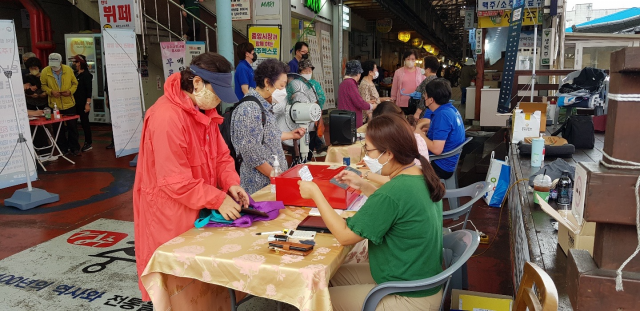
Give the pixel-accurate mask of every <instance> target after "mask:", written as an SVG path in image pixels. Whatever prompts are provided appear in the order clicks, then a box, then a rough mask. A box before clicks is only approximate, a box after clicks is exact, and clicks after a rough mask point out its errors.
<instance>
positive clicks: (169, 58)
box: [160, 41, 187, 80]
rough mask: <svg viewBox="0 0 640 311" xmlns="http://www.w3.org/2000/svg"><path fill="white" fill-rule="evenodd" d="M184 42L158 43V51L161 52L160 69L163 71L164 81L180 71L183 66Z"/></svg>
mask: <svg viewBox="0 0 640 311" xmlns="http://www.w3.org/2000/svg"><path fill="white" fill-rule="evenodd" d="M185 46H186V45H185V42H184V41H172V42H160V50H161V51H162V52H161V53H162V69H164V79H165V80H166V79H167V78H169V76H170V75H172V74H174V73H176V72H179V71H182V70H183V69H184V68H185V67H186V66H187V65H185V61H184V58H185Z"/></svg>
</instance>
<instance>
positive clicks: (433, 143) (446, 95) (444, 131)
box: [416, 78, 466, 179]
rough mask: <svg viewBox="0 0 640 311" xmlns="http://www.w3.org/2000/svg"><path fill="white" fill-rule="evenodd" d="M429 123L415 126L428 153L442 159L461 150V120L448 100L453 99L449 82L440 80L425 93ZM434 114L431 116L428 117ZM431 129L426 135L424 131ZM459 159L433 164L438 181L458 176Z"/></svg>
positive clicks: (457, 157) (426, 115)
mask: <svg viewBox="0 0 640 311" xmlns="http://www.w3.org/2000/svg"><path fill="white" fill-rule="evenodd" d="M423 96H424V98H425V106H426V107H427V108H429V109H428V111H427V113H425V117H426V119H422V120H421V121H419V122H418V125H417V126H416V132H418V133H419V134H421V136H422V138H424V140H425V141H426V142H427V147H428V148H429V152H430V153H431V154H434V155H440V154H443V153H446V152H449V151H451V150H453V149H456V148H457V147H459V146H460V145H461V144H462V143H464V141H465V139H466V138H465V133H464V124H463V122H462V116H461V115H460V113H459V112H458V109H456V108H455V107H454V106H453V105H452V104H451V103H450V102H449V100H450V99H451V84H450V83H449V81H447V80H446V79H442V78H438V79H435V80H433V81H431V82H429V83H428V84H427V85H426V87H425V92H424V93H423ZM429 112H431V113H429ZM426 125H428V127H429V130H428V132H427V135H426V136H425V135H424V132H422V129H423V128H424V127H426ZM459 158H460V156H459V155H456V156H452V157H448V158H445V159H440V160H433V161H431V166H432V167H433V169H434V170H435V172H436V174H437V175H438V177H440V178H442V179H448V178H450V177H451V176H453V174H454V173H455V172H454V170H455V168H456V164H457V163H458V159H459Z"/></svg>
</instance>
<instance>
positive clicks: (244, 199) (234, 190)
mask: <svg viewBox="0 0 640 311" xmlns="http://www.w3.org/2000/svg"><path fill="white" fill-rule="evenodd" d="M229 195H230V196H231V197H232V198H233V199H234V200H236V202H240V204H242V207H245V208H246V207H249V195H248V194H247V192H246V191H244V189H242V187H240V186H231V187H229Z"/></svg>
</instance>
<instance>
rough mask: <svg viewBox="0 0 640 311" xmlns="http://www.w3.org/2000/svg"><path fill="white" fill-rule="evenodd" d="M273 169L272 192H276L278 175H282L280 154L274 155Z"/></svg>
mask: <svg viewBox="0 0 640 311" xmlns="http://www.w3.org/2000/svg"><path fill="white" fill-rule="evenodd" d="M273 159H274V161H273V169H272V170H271V176H270V177H271V178H270V179H271V193H276V176H278V175H280V173H282V171H281V170H280V162H278V156H276V155H274V156H273Z"/></svg>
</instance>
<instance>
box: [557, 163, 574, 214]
mask: <svg viewBox="0 0 640 311" xmlns="http://www.w3.org/2000/svg"><path fill="white" fill-rule="evenodd" d="M556 188H557V190H558V199H557V200H558V207H559V208H560V209H565V210H566V209H569V207H570V206H571V197H572V196H573V181H571V177H569V171H563V172H562V176H561V177H560V179H559V180H558V185H557V186H556Z"/></svg>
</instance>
